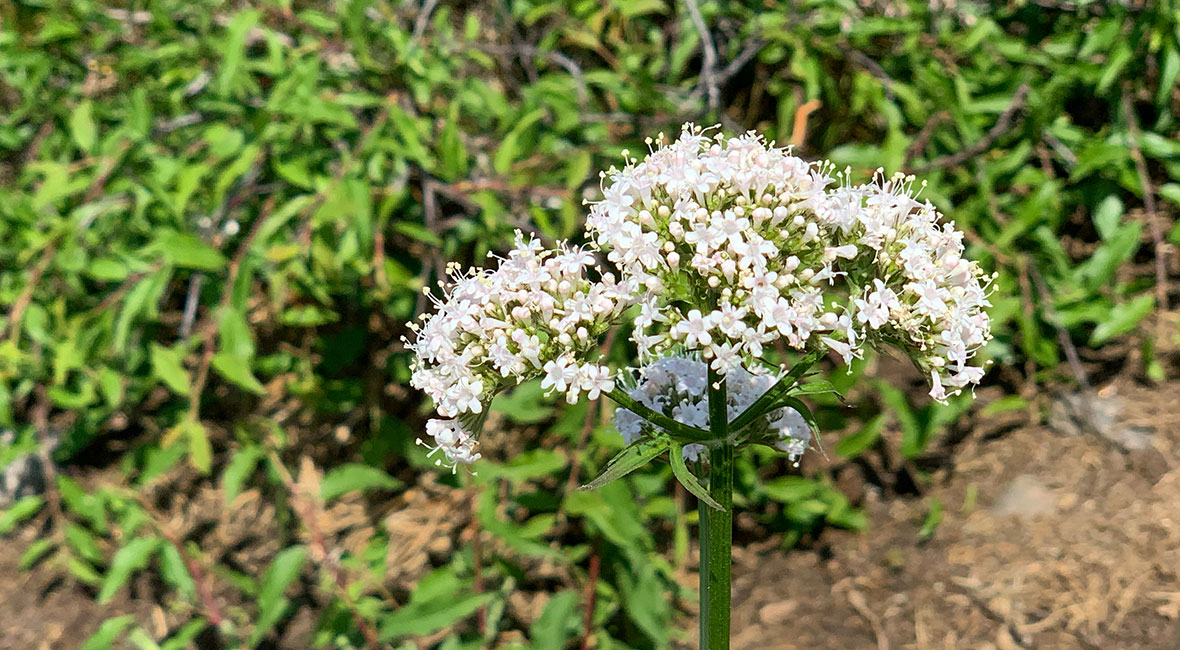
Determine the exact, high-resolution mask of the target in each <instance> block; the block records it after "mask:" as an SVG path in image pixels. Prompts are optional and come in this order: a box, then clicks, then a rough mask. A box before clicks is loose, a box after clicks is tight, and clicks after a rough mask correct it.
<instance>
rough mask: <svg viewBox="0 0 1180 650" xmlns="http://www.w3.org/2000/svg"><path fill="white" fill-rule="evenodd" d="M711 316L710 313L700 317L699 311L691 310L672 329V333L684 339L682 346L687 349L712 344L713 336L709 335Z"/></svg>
mask: <svg viewBox="0 0 1180 650" xmlns="http://www.w3.org/2000/svg"><path fill="white" fill-rule="evenodd" d="M712 316H713V315H712V314H711V313H710V314H709V315H708V316H702V315H701V311H700V310H699V309H693V310H692V311H690V312H688V314H687V315H686V316H685V318H684V320H682V321H680V322H679V323H677V324H676V325H675V326H674V327H673V331H674V332H675V333H676V334H677V335H679V336H682V337H684V345H685V346H687V347H689V348H696V347H703V346H707V345H709V344H710V343H712V342H713V336H712V335H711V334H709V330H710V329H712V327H713V318H712Z"/></svg>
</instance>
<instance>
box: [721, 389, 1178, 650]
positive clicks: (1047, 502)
mask: <svg viewBox="0 0 1180 650" xmlns="http://www.w3.org/2000/svg"><path fill="white" fill-rule="evenodd" d="M1091 402H1092V403H1093V404H1096V405H1101V406H1102V407H1103V408H1106V407H1113V408H1115V409H1117V411H1118V413H1115V414H1113V417H1112V418H1111V422H1109V423H1108V424H1110V425H1111V426H1112V427H1114V428H1113V429H1111V430H1110V431H1108V432H1107V433H1108V436H1109V437H1108V436H1104V435H1101V434H1098V433H1095V432H1094V431H1089V430H1078V429H1077V428H1071V427H1070V423H1069V422H1068V421H1065V422H1062V420H1063V419H1064V420H1068V418H1063V417H1062V414H1061V413H1060V412H1057V411H1058V410H1059V406H1060V404H1058V405H1057V406H1055V407H1054V409H1055V413H1054V415H1053V416H1052V417H1049V418H1048V421H1049V422H1050V423H1052V426H1050V425H1039V424H1038V425H1029V424H1020V425H1018V426H1016V427H1015V428H1010V425H1005V424H1004V423H1003V422H1002V421H996V422H986V423H984V424H981V425H980V426H978V427H976V428H975V429H974V430H973V431H972V432H971V433H970V434H969V435H968V437H967V438H965V439H964V440H962V441H961V442H960V443H959V444H958V445H957V450H956V452H955V456H954V458H953V461H952V462H951V463H950V464H949V466H950V467H951V468H953V469H944V470H940V471H938V472H937V473H936V474H935V476H934V479H935V480H934V482H933V485H932V486H930V487H929V488H928V489H927V490H926V492H925V494H922V495H920V496H915V497H913V498H906V499H891V500H888V501H885V500H882V499H880V498H875V497H874V492H873V491H872V490H871V489H870V490H868V491H867V498H866V500H865V503H864V507H865V509H866V510H867V512H868V514H869V515H870V518H871V521H872V524H871V528H870V531H869V532H868V533H867V534H862V535H855V534H848V533H829V534H827V535H825V537H824V539H823V541H824V542H825V543H824V545H823V546H822V547H821V548H820V549H819V550H818V551H816V552H792V553H787V554H783V553H777V552H772V553H764V552H762V553H760V552H756V551H753V550H750V549H738V550H737V551H736V553H735V559H734V561H735V567H734V604H735V610H734V615H733V646H734V648H735V650H745V649H751V650H752V649H754V648H757V649H759V650H789V649H792V648H801V649H802V648H807V649H814V650H818V649H823V648H832V649H836V648H840V649H847V648H877V649H878V650H888V649H893V650H897V649H902V648H905V649H913V650H935V649H944V648H945V649H952V648H979V649H993V648H994V649H998V650H1008V649H1012V648H1037V649H1040V650H1048V649H1055V648H1060V649H1062V650H1064V649H1067V648H1068V649H1074V648H1087V649H1091V648H1094V649H1097V648H1101V649H1103V650H1106V649H1109V648H1136V649H1142V650H1152V649H1158V650H1174V649H1175V648H1180V462H1177V458H1178V456H1177V452H1178V451H1180V384H1171V385H1167V386H1163V387H1159V388H1156V389H1146V388H1142V387H1138V386H1135V385H1133V384H1131V383H1130V382H1119V383H1118V384H1116V385H1114V386H1110V387H1106V388H1105V389H1103V390H1102V391H1100V392H1099V396H1098V397H1095V398H1093V399H1092V400H1091ZM1075 403H1076V402H1075ZM1096 410H1097V409H1096ZM1108 410H1109V409H1108ZM1017 417H1018V419H1023V420H1024V421H1025V422H1027V421H1028V419H1027V416H1023V417H1022V416H1019V415H1018V416H1017ZM1098 417H1099V419H1101V418H1102V417H1103V416H1102V415H1101V414H1100V415H1099V416H1098ZM1120 436H1121V437H1120ZM1127 436H1131V438H1130V439H1127V438H1126V437H1127ZM934 499H937V500H939V501H940V502H941V504H942V506H943V511H944V515H943V519H942V521H941V523H940V524H939V525H938V527H937V529H935V531H934V534H933V535H932V536H931V537H929V539H928V541H925V542H923V541H921V539H920V535H919V531H920V530H921V527H922V523H923V522H924V521H925V519H926V517H927V514H928V512H929V508H930V504H931V503H932V500H934Z"/></svg>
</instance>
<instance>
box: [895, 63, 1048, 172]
mask: <svg viewBox="0 0 1180 650" xmlns="http://www.w3.org/2000/svg"><path fill="white" fill-rule="evenodd" d="M1028 90H1029V86H1028V84H1020V87H1019V88H1017V89H1016V94H1014V95H1013V96H1012V102H1011V103H1010V104H1008V108H1006V109H1004V112H1003V113H1000V117H999V118H997V119H996V123H995V124H994V125H992V128H991V129H989V130H988V132H987V133H986V134H984V136H983V139H981V140H980V141H979V142H976V143H975V144H973V145H971V146H970V147H967V148H966V149H963V150H962V151H960V152H958V153H953V154H949V155H946V156H941V157H939V158H935V159H934V160H931V161H930V162H928V163H926V164H924V165H920V166H919V167H916V168H914V169H912V170H910V171H911V172H912V173H914V174H924V173H926V172H929V171H933V170H936V169H945V168H947V167H955V166H957V165H961V164H963V163H964V162H966V161H968V160H970V159H971V158H973V157H975V156H978V155H979V154H981V153H983V152H985V151H987V150H988V149H990V148H991V146H992V145H993V144H995V143H996V140H999V139H1000V137H1002V136H1003V135H1004V134H1005V133H1007V132H1008V131H1009V130H1010V129H1011V128H1012V118H1013V117H1015V115H1016V113H1017V112H1018V111H1019V110H1020V109H1022V108H1024V103H1025V102H1026V101H1028Z"/></svg>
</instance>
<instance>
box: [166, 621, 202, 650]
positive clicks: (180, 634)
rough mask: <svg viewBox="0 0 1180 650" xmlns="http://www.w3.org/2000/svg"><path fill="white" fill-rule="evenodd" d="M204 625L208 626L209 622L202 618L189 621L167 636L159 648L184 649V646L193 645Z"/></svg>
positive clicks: (169, 649) (168, 649) (167, 649)
mask: <svg viewBox="0 0 1180 650" xmlns="http://www.w3.org/2000/svg"><path fill="white" fill-rule="evenodd" d="M206 627H209V624H208V623H207V622H206V621H204V620H201V619H197V620H195V621H189V622H188V623H185V624H184V626H183V627H181V628H180V629H179V630H178V631H177V632H176V634H173V635H172V636H170V637H168V640H167V641H164V642H163V643H161V644H160V650H184V649H185V648H189V647H194V646H193V642H194V640H195V639H196V638H197V635H199V634H200V633H201V631H202V630H204V629H205V628H206Z"/></svg>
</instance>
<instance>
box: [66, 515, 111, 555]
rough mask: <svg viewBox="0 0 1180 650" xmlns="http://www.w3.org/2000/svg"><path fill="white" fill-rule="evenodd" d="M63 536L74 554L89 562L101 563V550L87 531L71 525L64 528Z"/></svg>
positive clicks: (76, 525) (91, 534) (96, 541)
mask: <svg viewBox="0 0 1180 650" xmlns="http://www.w3.org/2000/svg"><path fill="white" fill-rule="evenodd" d="M65 535H66V543H68V544H69V545H70V548H72V549H73V550H74V552H75V553H77V554H78V555H80V556H82V557H84V558H86V559H87V560H90V561H91V562H102V560H103V555H102V549H101V548H99V546H98V540H97V539H96V538H95V537H94V534H93V533H91V532H90V531H89V530H87V529H85V528H83V527H81V526H79V525H78V524H74V523H71V524H69V525H67V526H66V527H65Z"/></svg>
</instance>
